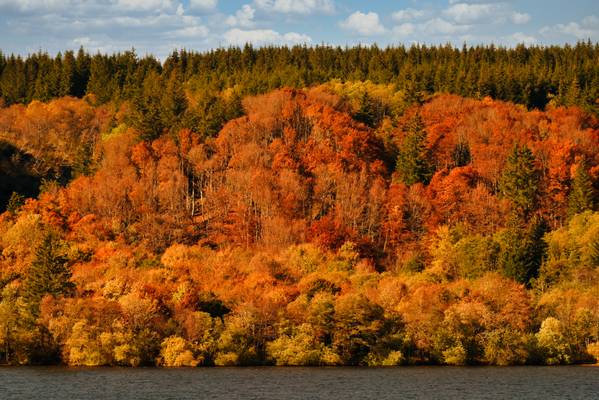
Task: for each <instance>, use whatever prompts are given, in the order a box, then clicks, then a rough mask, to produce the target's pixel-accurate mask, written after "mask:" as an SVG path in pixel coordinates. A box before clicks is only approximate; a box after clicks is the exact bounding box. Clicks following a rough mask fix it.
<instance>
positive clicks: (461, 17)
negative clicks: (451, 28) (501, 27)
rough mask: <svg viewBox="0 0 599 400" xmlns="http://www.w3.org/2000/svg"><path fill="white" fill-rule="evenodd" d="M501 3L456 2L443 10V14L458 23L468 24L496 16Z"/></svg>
mask: <svg viewBox="0 0 599 400" xmlns="http://www.w3.org/2000/svg"><path fill="white" fill-rule="evenodd" d="M502 7H503V6H502V5H498V4H467V3H456V4H453V5H452V6H450V7H449V8H448V9H446V10H444V11H443V14H444V15H445V16H446V17H448V18H450V19H452V20H453V21H455V22H457V23H458V24H470V23H473V22H479V21H481V20H486V19H489V18H491V17H493V16H497V14H498V13H499V11H500V9H501V8H502Z"/></svg>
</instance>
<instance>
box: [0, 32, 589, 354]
mask: <svg viewBox="0 0 599 400" xmlns="http://www.w3.org/2000/svg"><path fill="white" fill-rule="evenodd" d="M583 48H586V49H587V50H588V51H589V52H591V53H592V52H594V51H595V50H593V47H592V46H590V45H584V44H581V45H579V46H578V47H576V48H575V49H568V48H556V49H555V51H557V52H558V53H560V52H568V51H572V52H579V51H581V50H580V49H583ZM325 50H326V51H333V50H331V49H328V50H327V49H325ZM362 50H364V51H369V52H370V51H377V50H375V49H354V50H352V51H357V52H359V51H362ZM446 50H447V49H446ZM479 50H480V49H479ZM483 50H484V49H483ZM524 50H527V51H530V52H531V53H534V52H539V51H540V52H541V53H542V52H543V51H549V49H545V50H542V49H524ZM234 51H237V50H234V49H232V50H228V52H234ZM269 51H273V52H275V53H276V52H281V53H280V54H282V52H284V51H289V52H293V51H308V52H310V51H313V52H316V51H317V49H302V48H294V49H291V50H284V49H262V50H252V51H251V52H250V49H246V50H244V51H241V50H239V52H240V53H239V56H237V58H235V59H236V60H237V61H236V62H238V63H241V62H242V61H241V59H242V55H243V54H256V55H258V54H268V52H269ZM326 51H325V53H326ZM396 51H399V50H396ZM418 51H424V50H422V49H420V50H418ZM427 51H443V49H437V50H430V49H429V50H427ZM452 51H453V50H452ZM469 51H470V50H469ZM472 51H474V50H472ZM480 51H482V50H480ZM484 51H487V52H489V51H491V50H490V49H486V50H484ZM493 51H496V52H500V51H504V50H493ZM517 51H523V49H520V50H518V49H516V50H505V52H507V53H506V54H512V55H514V54H516V52H517ZM248 52H250V53H248ZM350 53H351V51H350ZM491 53H492V52H491ZM491 53H489V54H491ZM541 53H538V54H541ZM81 54H83V55H85V54H84V53H81ZM215 54H220V55H221V56H222V55H224V54H228V53H227V51H224V50H223V51H222V52H220V53H219V52H218V51H217V52H214V53H212V55H210V54H204V55H195V57H200V58H201V57H206V59H208V58H209V57H212V56H214V55H215ZM314 54H315V53H314ZM456 54H459V52H457V53H456ZM179 56H181V54H179ZM101 57H103V56H101ZM114 57H116V58H118V57H120V56H114ZM131 57H132V58H131V59H132V60H135V57H133V56H132V55H131ZM116 58H115V59H116ZM573 58H574V57H573V56H572V57H570V59H569V60H566V59H564V62H571V61H572V59H573ZM181 59H183V58H181ZM258 59H259V58H256V59H255V60H254V61H252V62H253V63H258V61H257V60H258ZM136 62H137V61H136ZM139 62H140V63H143V62H144V61H143V60H142V61H139ZM169 62H172V60H170V61H167V62H166V63H165V64H164V66H160V65H159V64H158V63H154V62H151V61H147V63H146V64H147V65H152V66H151V67H149V71H150V72H148V76H149V77H151V78H144V79H143V81H142V85H141V86H140V87H136V86H135V85H132V86H131V87H132V88H133V89H132V90H134V91H135V90H141V92H138V93H137V94H135V95H132V97H130V98H126V97H121V98H115V97H112V94H111V95H110V96H108V97H106V98H105V99H104V100H99V99H100V98H101V94H99V93H97V92H96V90H100V87H98V88H96V89H94V91H90V92H89V93H87V94H86V95H85V96H84V98H82V99H78V98H76V97H61V98H57V99H53V100H49V101H47V102H40V101H37V100H34V101H32V102H30V103H28V104H12V105H10V106H7V107H4V108H1V109H0V139H2V141H4V142H6V143H7V144H6V145H5V148H6V151H4V153H2V154H8V155H9V158H10V160H3V161H2V164H0V166H1V167H2V168H4V169H5V170H6V171H4V172H3V173H6V174H9V173H10V174H12V175H10V176H18V174H17V172H19V171H21V172H23V171H25V172H27V173H30V172H31V174H30V175H31V176H32V177H33V178H35V179H33V178H32V179H33V180H32V182H31V185H33V187H30V188H25V189H35V190H33V191H25V190H24V188H22V187H17V186H13V187H11V188H9V190H12V191H14V192H15V193H13V194H12V196H10V198H9V201H8V203H7V206H6V212H4V213H3V214H1V215H0V360H2V361H3V362H8V363H15V364H17V363H24V364H26V363H56V362H63V363H66V364H69V365H133V366H136V365H165V366H184V365H187V366H192V365H193V366H195V365H261V364H277V365H373V366H374V365H400V364H414V363H440V364H458V365H461V364H497V365H506V364H525V363H547V364H560V363H561V364H567V363H576V362H592V361H594V360H596V359H597V357H599V330H598V327H599V300H598V299H599V296H597V294H598V292H599V269H598V268H599V212H598V207H599V197H598V193H599V121H598V120H597V117H596V115H595V114H594V113H593V112H588V110H584V109H583V108H580V107H564V106H561V105H560V104H559V103H558V102H550V103H548V104H547V105H546V107H545V109H544V110H539V109H532V110H528V109H527V108H526V107H524V106H522V105H516V104H513V103H509V102H503V101H498V100H494V99H493V98H492V97H490V96H487V97H482V98H481V99H476V98H464V97H460V96H457V95H451V94H432V95H429V94H426V93H422V92H421V91H420V90H414V89H413V88H410V87H403V88H402V86H401V84H400V83H396V82H391V83H375V82H372V81H346V80H338V79H334V80H331V81H328V82H326V83H324V84H323V85H320V86H314V87H310V88H305V89H281V90H274V91H271V92H268V93H267V94H261V95H257V96H245V95H244V94H245V93H246V90H248V89H247V88H241V87H239V86H231V85H232V84H233V83H234V82H233V81H231V82H227V83H222V82H223V81H220V80H218V79H217V80H215V82H216V83H215V82H213V83H215V84H217V86H218V85H220V83H219V82H221V83H222V87H217V88H214V89H211V90H214V91H211V92H210V95H209V96H210V97H206V96H207V95H206V92H203V91H202V89H201V88H202V87H204V86H203V85H204V84H205V83H201V79H207V78H206V77H205V76H204V77H203V78H202V75H201V74H199V75H195V74H192V73H190V72H188V70H186V69H183V70H180V71H177V72H172V74H170V75H169V76H170V78H169V79H167V80H163V78H162V77H163V76H165V75H164V72H165V71H166V69H167V68H169V67H168V66H169ZM298 62H299V61H298ZM182 64H183V63H182V62H181V65H182ZM218 65H219V63H217V62H214V64H213V67H214V68H215V70H216V66H218ZM240 65H241V64H240ZM252 65H253V64H252ZM256 65H257V64H256ZM423 65H424V64H423ZM517 65H518V64H517ZM521 65H525V64H521ZM587 67H588V66H587ZM218 68H221V67H218ZM592 68H596V67H595V66H593V67H592ZM592 68H591V69H592ZM173 71H174V70H173ZM254 72H255V73H256V77H255V80H252V79H250V78H249V77H248V78H247V82H254V83H256V82H259V81H260V74H259V73H258V70H255V69H254ZM421 73H422V72H421ZM187 74H189V77H186V78H185V79H183V80H181V79H179V78H178V77H179V76H186V75H187ZM239 74H240V76H241V75H243V73H242V72H241V71H239ZM276 74H277V73H275V72H273V73H272V75H273V76H274V75H276ZM563 74H564V76H567V73H565V72H564V73H563ZM233 75H234V74H232V75H227V74H226V73H223V75H222V76H221V77H220V78H219V79H224V78H225V77H227V76H233ZM285 76H286V77H288V78H289V77H291V76H292V74H291V72H289V73H288V74H285ZM231 79H233V78H231ZM235 79H237V78H235ZM322 79H324V78H322ZM494 79H495V78H494ZM183 81H184V83H182V84H181V82H183ZM240 81H241V80H240ZM194 82H195V83H194ZM286 83H289V82H286ZM194 84H195V85H197V86H194ZM276 84H277V85H279V84H282V83H281V82H279V83H276ZM300 84H302V82H300V81H297V82H291V83H290V85H292V86H295V85H300ZM239 85H241V84H239ZM117 86H118V85H117ZM88 87H89V83H88ZM102 87H105V86H102ZM115 87H116V86H115ZM118 87H120V86H118ZM125 87H126V86H123V88H125ZM267 89H268V85H265V86H264V87H261V88H260V89H252V90H256V91H257V92H259V91H263V90H267ZM86 90H87V89H86ZM120 90H121V89H119V93H123V92H121V91H120ZM123 90H124V89H123ZM111 93H113V92H111ZM140 93H141V94H140ZM80 94H83V93H80ZM119 96H121V95H120V94H119ZM477 97H478V96H477ZM588 104H591V102H588ZM12 169H15V170H16V171H12ZM21 172H19V173H21ZM25 172H23V173H25ZM38 183H39V186H35V185H38ZM3 190H6V189H5V188H4V186H3ZM38 191H39V193H40V194H39V196H37V198H27V197H31V196H32V195H35V194H36V193H37V192H38ZM5 197H7V198H8V197H9V196H8V193H7V196H5Z"/></svg>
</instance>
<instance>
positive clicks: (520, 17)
mask: <svg viewBox="0 0 599 400" xmlns="http://www.w3.org/2000/svg"><path fill="white" fill-rule="evenodd" d="M510 19H511V20H512V22H513V23H514V24H518V25H521V24H525V23H527V22H528V21H530V15H528V14H526V13H519V12H517V11H514V12H513V13H512V16H511V18H510Z"/></svg>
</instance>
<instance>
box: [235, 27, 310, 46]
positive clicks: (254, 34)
mask: <svg viewBox="0 0 599 400" xmlns="http://www.w3.org/2000/svg"><path fill="white" fill-rule="evenodd" d="M224 38H225V40H226V41H227V43H228V44H230V45H234V46H243V45H244V44H246V43H252V44H253V45H264V44H289V45H294V44H301V43H310V42H312V39H311V38H310V36H308V35H304V34H301V33H296V32H289V33H285V34H280V33H279V32H277V31H274V30H272V29H253V30H241V29H238V28H235V29H231V30H229V31H227V32H225V34H224Z"/></svg>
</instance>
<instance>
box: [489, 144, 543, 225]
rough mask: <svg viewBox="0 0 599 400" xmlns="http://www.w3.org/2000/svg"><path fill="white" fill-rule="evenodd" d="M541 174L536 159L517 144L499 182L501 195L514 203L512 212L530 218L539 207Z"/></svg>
mask: <svg viewBox="0 0 599 400" xmlns="http://www.w3.org/2000/svg"><path fill="white" fill-rule="evenodd" d="M539 179H540V174H539V171H538V169H537V167H536V165H535V157H534V155H533V154H532V151H531V150H530V149H529V148H528V147H527V146H526V145H523V146H520V145H518V144H516V145H515V146H514V148H513V149H512V151H511V153H510V154H509V156H508V158H507V161H506V164H505V167H504V169H503V174H502V176H501V180H500V182H499V187H500V191H501V195H502V196H503V197H505V198H506V199H508V200H510V201H511V203H512V210H513V211H514V212H515V214H516V215H517V216H518V217H520V218H522V219H526V218H528V217H529V216H530V215H531V214H532V212H533V211H535V210H536V209H537V207H538V196H539Z"/></svg>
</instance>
